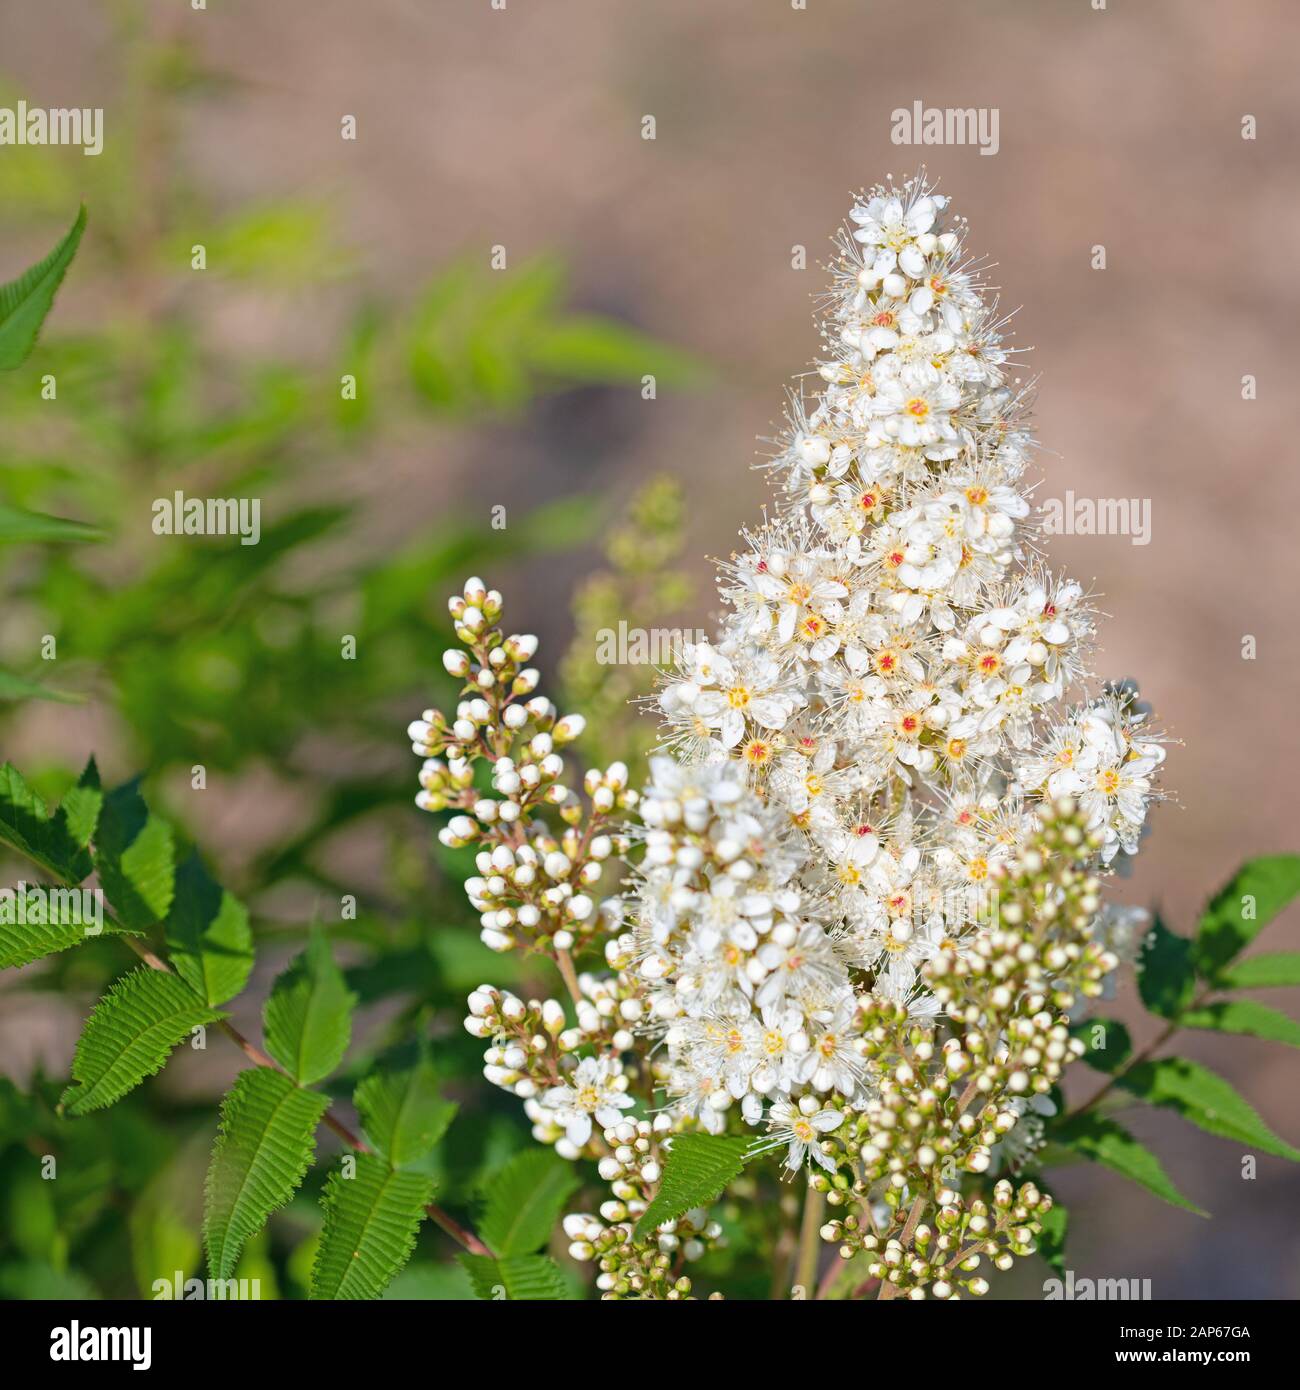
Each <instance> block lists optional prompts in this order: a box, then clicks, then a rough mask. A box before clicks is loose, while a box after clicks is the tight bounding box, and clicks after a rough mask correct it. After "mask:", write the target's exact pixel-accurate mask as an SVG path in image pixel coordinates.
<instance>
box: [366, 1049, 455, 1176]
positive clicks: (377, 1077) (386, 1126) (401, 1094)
mask: <svg viewBox="0 0 1300 1390" xmlns="http://www.w3.org/2000/svg"><path fill="white" fill-rule="evenodd" d="M352 1099H353V1103H354V1104H355V1105H356V1107H357V1113H358V1114H359V1115H360V1116H361V1123H362V1126H363V1127H364V1129H365V1132H366V1138H367V1139H368V1140H369V1141H370V1143H371V1144H372V1145H373V1146H374V1148H375V1150H376V1152H377V1153H379V1155H380V1156H381V1157H383V1158H386V1159H387V1160H388V1162H389V1163H390V1164H391V1165H392V1166H393V1167H394V1168H405V1167H408V1166H410V1165H412V1164H418V1163H420V1162H421V1161H422V1160H423V1159H424V1158H425V1157H427V1155H428V1154H429V1152H430V1150H432V1149H433V1147H434V1145H435V1144H437V1142H438V1141H439V1140H440V1139H441V1138H442V1136H443V1135H444V1134H445V1133H446V1132H447V1126H448V1125H450V1124H451V1122H452V1120H453V1119H454V1118H455V1115H456V1104H455V1102H454V1101H449V1100H444V1099H443V1098H442V1097H441V1096H440V1095H439V1094H438V1078H437V1073H436V1072H435V1071H434V1069H433V1067H432V1066H431V1065H430V1063H429V1062H428V1061H427V1060H425V1059H423V1058H422V1059H421V1060H420V1061H419V1062H418V1063H417V1064H416V1065H415V1066H414V1067H410V1068H408V1069H407V1070H405V1071H400V1072H378V1071H377V1072H375V1073H374V1074H373V1075H372V1076H368V1077H366V1079H365V1080H364V1081H362V1082H361V1084H360V1085H359V1086H358V1087H357V1089H356V1092H355V1094H354V1095H353V1098H352Z"/></svg>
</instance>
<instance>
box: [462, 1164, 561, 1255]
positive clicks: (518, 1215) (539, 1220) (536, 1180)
mask: <svg viewBox="0 0 1300 1390" xmlns="http://www.w3.org/2000/svg"><path fill="white" fill-rule="evenodd" d="M577 1187H578V1175H577V1174H576V1173H575V1172H574V1171H573V1165H572V1164H571V1163H566V1162H565V1161H564V1159H562V1158H559V1157H557V1156H556V1155H555V1154H553V1153H552V1152H551V1151H550V1150H549V1149H525V1150H523V1152H522V1153H518V1154H516V1155H515V1156H514V1158H512V1159H511V1160H510V1162H509V1163H507V1164H506V1165H505V1167H504V1168H502V1169H501V1170H500V1171H499V1172H497V1173H494V1174H493V1175H492V1177H491V1178H490V1179H489V1180H488V1183H487V1193H488V1196H487V1202H486V1205H485V1206H484V1209H483V1219H482V1221H481V1222H480V1225H479V1232H480V1234H481V1235H482V1237H483V1240H484V1242H485V1243H486V1245H487V1246H488V1248H489V1249H490V1250H493V1251H495V1252H496V1254H497V1255H526V1254H529V1253H531V1252H532V1251H534V1250H536V1249H538V1248H539V1247H540V1246H543V1245H545V1244H546V1242H547V1241H548V1240H549V1239H550V1235H551V1231H552V1229H553V1228H554V1226H555V1223H556V1222H557V1221H558V1220H559V1218H560V1213H561V1212H562V1211H563V1210H564V1204H565V1203H566V1202H567V1201H568V1200H569V1198H570V1197H571V1196H572V1195H573V1193H574V1191H575V1190H576V1189H577Z"/></svg>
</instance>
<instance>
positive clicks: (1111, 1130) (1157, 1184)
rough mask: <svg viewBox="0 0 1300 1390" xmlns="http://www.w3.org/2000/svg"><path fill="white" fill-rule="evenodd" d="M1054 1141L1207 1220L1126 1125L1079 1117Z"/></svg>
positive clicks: (1057, 1131) (1057, 1132)
mask: <svg viewBox="0 0 1300 1390" xmlns="http://www.w3.org/2000/svg"><path fill="white" fill-rule="evenodd" d="M1052 1139H1053V1140H1054V1141H1055V1142H1057V1143H1059V1144H1063V1145H1065V1147H1066V1148H1069V1149H1073V1150H1074V1152H1075V1153H1078V1154H1082V1155H1083V1157H1084V1158H1088V1159H1091V1160H1092V1161H1093V1162H1094V1163H1102V1164H1104V1165H1105V1166H1106V1167H1107V1168H1113V1169H1114V1170H1115V1172H1117V1173H1120V1174H1122V1175H1123V1176H1124V1177H1126V1178H1131V1179H1132V1180H1133V1181H1134V1182H1136V1183H1141V1184H1142V1186H1143V1187H1145V1188H1146V1189H1147V1191H1148V1192H1153V1193H1154V1194H1155V1195H1156V1196H1157V1197H1159V1198H1161V1199H1162V1200H1163V1201H1166V1202H1169V1203H1171V1204H1172V1205H1173V1206H1176V1207H1182V1208H1184V1209H1185V1210H1186V1211H1191V1212H1195V1213H1196V1215H1197V1216H1205V1215H1207V1213H1206V1212H1204V1211H1202V1210H1201V1209H1200V1207H1198V1206H1196V1205H1195V1204H1194V1203H1192V1202H1189V1201H1188V1200H1187V1198H1186V1197H1184V1196H1183V1194H1182V1193H1181V1192H1179V1190H1178V1189H1177V1188H1176V1187H1175V1186H1174V1185H1173V1183H1172V1182H1171V1181H1170V1180H1169V1175H1168V1173H1166V1172H1165V1170H1164V1169H1163V1168H1162V1167H1161V1166H1160V1160H1159V1159H1158V1158H1157V1157H1156V1156H1155V1154H1153V1153H1152V1152H1151V1150H1150V1149H1147V1148H1144V1147H1143V1146H1142V1145H1141V1144H1139V1143H1138V1141H1137V1140H1136V1139H1134V1138H1133V1136H1132V1135H1131V1134H1130V1133H1129V1132H1128V1130H1126V1129H1125V1128H1124V1127H1123V1126H1122V1125H1118V1124H1116V1123H1115V1121H1114V1120H1110V1119H1107V1118H1105V1117H1104V1116H1102V1115H1089V1114H1083V1115H1076V1116H1074V1118H1073V1119H1070V1120H1066V1121H1065V1122H1064V1123H1063V1124H1061V1125H1058V1126H1056V1127H1055V1128H1054V1129H1053V1130H1052Z"/></svg>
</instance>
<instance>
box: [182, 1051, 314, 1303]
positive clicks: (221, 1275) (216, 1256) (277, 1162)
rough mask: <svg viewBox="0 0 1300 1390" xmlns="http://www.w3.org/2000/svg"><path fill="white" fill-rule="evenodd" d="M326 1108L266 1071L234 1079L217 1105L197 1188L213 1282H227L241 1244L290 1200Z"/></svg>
mask: <svg viewBox="0 0 1300 1390" xmlns="http://www.w3.org/2000/svg"><path fill="white" fill-rule="evenodd" d="M328 1105H329V1100H328V1098H327V1097H326V1096H322V1095H318V1094H317V1093H316V1092H315V1091H305V1090H302V1089H301V1088H299V1087H297V1086H295V1085H294V1084H293V1082H292V1081H291V1080H290V1079H289V1078H288V1077H287V1076H285V1075H284V1074H283V1073H282V1072H278V1071H272V1070H271V1069H270V1068H269V1067H252V1068H250V1069H249V1070H248V1071H244V1072H241V1073H240V1075H239V1079H238V1080H237V1081H236V1082H235V1084H234V1086H232V1087H231V1089H230V1091H229V1093H228V1094H227V1096H226V1098H225V1100H224V1101H223V1102H222V1106H221V1131H220V1134H219V1135H218V1137H217V1143H216V1147H215V1148H214V1149H213V1151H212V1163H211V1165H210V1166H209V1168H208V1180H207V1186H206V1189H205V1192H206V1202H205V1205H204V1216H203V1244H204V1247H205V1249H206V1250H207V1255H208V1269H209V1271H210V1272H211V1274H212V1275H213V1277H214V1278H217V1279H227V1278H229V1277H230V1275H231V1273H232V1271H233V1270H234V1268H235V1264H236V1262H237V1261H238V1259H239V1255H240V1251H241V1250H242V1249H243V1248H244V1245H245V1243H246V1242H247V1241H248V1240H249V1239H250V1238H251V1237H252V1236H253V1235H255V1234H256V1233H257V1232H258V1231H260V1230H261V1229H262V1227H263V1226H264V1225H265V1224H266V1222H267V1219H268V1218H269V1216H270V1215H271V1213H272V1212H273V1211H275V1210H277V1209H278V1208H279V1207H282V1206H284V1204H285V1203H286V1202H287V1201H288V1200H289V1198H290V1197H292V1196H293V1193H294V1191H295V1189H296V1188H297V1187H298V1185H299V1184H300V1183H301V1182H302V1179H303V1174H304V1173H306V1171H307V1167H308V1165H309V1164H310V1163H311V1159H312V1154H313V1152H314V1151H315V1142H314V1135H315V1133H316V1126H317V1125H318V1124H319V1123H320V1120H321V1116H322V1115H323V1114H324V1113H325V1110H326V1109H327V1107H328Z"/></svg>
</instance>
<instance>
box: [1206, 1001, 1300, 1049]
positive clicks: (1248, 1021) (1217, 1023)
mask: <svg viewBox="0 0 1300 1390" xmlns="http://www.w3.org/2000/svg"><path fill="white" fill-rule="evenodd" d="M1180 1022H1181V1023H1182V1025H1183V1027H1184V1028H1213V1029H1215V1030H1216V1031H1217V1032H1220V1033H1241V1034H1244V1035H1245V1036H1247V1037H1251V1038H1264V1039H1265V1040H1266V1041H1268V1042H1280V1043H1289V1044H1290V1045H1291V1046H1292V1047H1300V1023H1297V1022H1296V1021H1295V1019H1293V1018H1288V1017H1287V1016H1286V1014H1284V1013H1281V1012H1279V1011H1278V1010H1277V1009H1270V1008H1268V1007H1267V1005H1264V1004H1256V1003H1255V1002H1254V1001H1253V1000H1250V999H1234V1000H1232V1001H1230V1002H1228V1003H1220V1004H1207V1005H1206V1006H1205V1007H1204V1008H1202V1009H1193V1010H1192V1011H1191V1012H1190V1013H1185V1014H1184V1015H1183V1016H1182V1019H1181V1020H1180Z"/></svg>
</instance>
